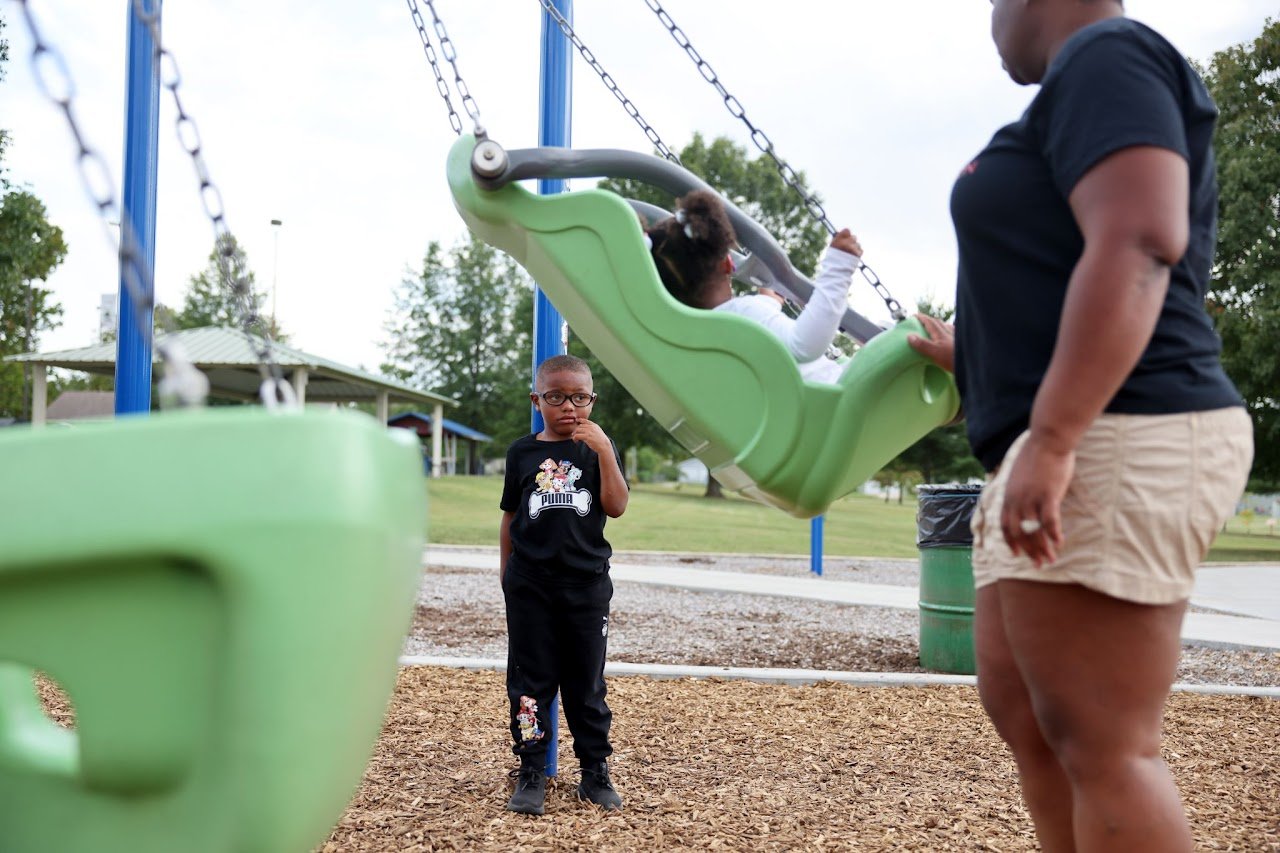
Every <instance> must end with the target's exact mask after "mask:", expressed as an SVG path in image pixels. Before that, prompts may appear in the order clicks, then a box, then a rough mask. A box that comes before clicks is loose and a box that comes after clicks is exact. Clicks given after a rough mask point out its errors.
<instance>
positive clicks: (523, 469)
mask: <svg viewBox="0 0 1280 853" xmlns="http://www.w3.org/2000/svg"><path fill="white" fill-rule="evenodd" d="M609 443H610V445H611V446H613V455H614V458H615V459H617V460H618V467H619V468H621V467H622V460H621V458H620V457H619V456H618V448H617V446H616V445H613V442H612V440H611V441H610V442H609ZM499 506H500V507H501V508H502V510H503V511H504V512H513V513H515V518H514V519H512V521H511V562H510V563H509V564H508V568H511V567H513V566H514V567H516V568H517V569H518V570H523V571H525V572H532V573H537V574H539V575H542V576H544V577H549V578H561V579H564V580H572V579H573V578H575V577H579V578H583V579H586V578H589V577H591V576H594V575H599V574H603V573H604V572H606V571H608V570H609V557H610V556H611V555H612V554H613V549H612V548H611V547H610V546H609V543H608V541H606V540H605V538H604V525H605V520H606V519H607V518H608V516H607V515H606V514H605V512H604V509H603V508H601V506H600V460H599V457H597V456H596V452H595V451H594V450H592V449H591V448H590V447H588V446H587V445H586V444H584V443H583V442H580V441H572V440H567V441H539V440H538V438H537V436H536V435H533V434H530V435H526V436H524V437H523V438H520V439H517V440H516V441H515V442H514V443H513V444H512V445H511V447H509V448H508V449H507V475H506V481H505V482H504V484H503V487H502V500H501V502H500V504H499Z"/></svg>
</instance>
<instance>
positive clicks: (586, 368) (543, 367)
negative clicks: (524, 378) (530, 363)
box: [533, 355, 591, 384]
mask: <svg viewBox="0 0 1280 853" xmlns="http://www.w3.org/2000/svg"><path fill="white" fill-rule="evenodd" d="M559 372H566V373H583V374H586V376H587V378H588V379H590V378H591V365H589V364H587V363H586V362H585V361H583V360H582V359H580V358H578V357H577V356H576V355H553V356H551V358H548V359H547V360H545V361H544V362H542V364H539V365H538V370H537V372H536V373H535V374H534V377H533V379H534V383H535V384H539V383H541V382H542V377H544V376H546V375H547V374H548V373H559Z"/></svg>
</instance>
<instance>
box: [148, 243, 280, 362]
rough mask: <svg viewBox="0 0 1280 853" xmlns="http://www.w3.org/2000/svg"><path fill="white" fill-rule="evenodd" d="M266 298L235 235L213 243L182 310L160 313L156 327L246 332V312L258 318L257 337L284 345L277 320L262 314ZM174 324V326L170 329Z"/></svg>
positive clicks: (255, 324) (186, 296)
mask: <svg viewBox="0 0 1280 853" xmlns="http://www.w3.org/2000/svg"><path fill="white" fill-rule="evenodd" d="M266 300H267V295H266V294H265V293H261V292H259V291H258V289H257V288H256V287H255V276H254V273H253V270H251V269H250V268H249V259H248V257H247V256H246V255H245V251H244V249H243V248H242V247H241V246H240V242H239V241H238V240H236V238H235V235H234V234H224V235H222V236H220V237H218V239H216V240H215V241H214V245H213V249H212V251H210V252H209V262H208V264H207V265H206V266H205V268H204V269H203V270H201V271H200V272H198V273H196V274H195V275H193V276H191V278H190V279H189V281H188V283H187V292H186V293H185V294H184V295H183V299H182V307H181V308H179V309H178V311H177V313H176V314H175V313H173V312H171V311H169V310H168V309H165V310H163V311H161V310H157V311H156V314H155V324H156V326H157V327H159V328H162V329H164V328H174V329H199V328H202V327H204V326H230V327H232V328H236V329H239V328H243V326H244V322H243V319H242V318H243V317H244V312H245V310H246V309H247V310H249V311H252V312H253V314H254V316H255V317H256V318H257V319H256V321H255V322H254V323H253V324H252V327H253V329H254V333H255V334H265V333H267V332H270V335H271V338H272V339H273V340H277V341H285V340H287V339H288V336H287V335H285V334H283V333H282V332H281V330H280V328H279V326H278V325H277V324H276V321H275V318H273V317H267V316H264V315H263V314H262V306H263V305H264V304H265V303H266ZM168 323H171V324H172V325H171V326H170V325H167V324H168Z"/></svg>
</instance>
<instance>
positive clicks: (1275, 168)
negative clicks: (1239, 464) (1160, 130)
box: [1205, 20, 1280, 490]
mask: <svg viewBox="0 0 1280 853" xmlns="http://www.w3.org/2000/svg"><path fill="white" fill-rule="evenodd" d="M1205 82H1206V83H1207V84H1208V86H1209V90H1210V91H1211V92H1212V93H1213V97H1214V100H1215V101H1216V102H1217V104H1218V109H1219V111H1220V115H1219V119H1218V129H1217V135H1216V137H1215V140H1214V142H1215V146H1216V149H1217V156H1218V181H1219V185H1220V194H1219V207H1218V220H1219V228H1218V253H1217V263H1216V266H1215V268H1214V276H1213V284H1212V293H1211V296H1210V310H1211V311H1212V312H1213V313H1214V315H1215V318H1216V321H1217V327H1218V331H1219V333H1220V334H1221V335H1222V344H1223V352H1222V356H1223V363H1224V365H1225V366H1226V368H1227V372H1228V373H1229V374H1230V375H1231V378H1232V379H1233V380H1235V383H1236V385H1237V387H1238V388H1239V389H1240V392H1241V394H1242V395H1243V396H1244V398H1245V401H1246V402H1247V403H1248V405H1249V411H1250V412H1251V414H1252V415H1253V423H1254V437H1255V441H1256V451H1255V456H1254V464H1253V474H1252V482H1251V484H1250V487H1251V488H1253V489H1257V490H1271V489H1280V20H1269V21H1267V23H1266V25H1265V26H1264V28H1263V31H1262V34H1261V35H1260V36H1258V38H1257V39H1256V40H1254V41H1253V42H1252V43H1251V44H1241V45H1236V46H1234V47H1230V48H1227V49H1226V50H1223V51H1219V52H1218V53H1217V54H1215V55H1214V57H1213V60H1212V62H1211V63H1210V65H1209V68H1208V70H1207V71H1206V73H1205Z"/></svg>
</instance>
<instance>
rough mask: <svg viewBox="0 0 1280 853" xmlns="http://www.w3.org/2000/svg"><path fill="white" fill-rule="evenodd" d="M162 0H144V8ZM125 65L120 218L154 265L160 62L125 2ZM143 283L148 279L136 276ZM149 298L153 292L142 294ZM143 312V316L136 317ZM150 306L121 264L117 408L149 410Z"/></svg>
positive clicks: (157, 6)
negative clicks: (136, 295) (138, 297)
mask: <svg viewBox="0 0 1280 853" xmlns="http://www.w3.org/2000/svg"><path fill="white" fill-rule="evenodd" d="M160 4H161V0H143V5H144V7H145V8H146V11H147V13H148V14H151V13H157V14H158V13H159V11H160ZM127 5H128V6H129V69H128V93H127V95H126V99H125V124H124V181H123V183H124V193H123V195H124V208H123V210H122V211H121V216H122V217H126V218H127V219H126V221H127V225H126V221H122V222H121V223H120V232H121V237H122V239H123V237H124V234H125V229H126V228H128V229H129V230H130V231H131V232H132V234H133V240H134V243H135V249H136V250H137V252H138V256H139V257H140V258H141V259H142V262H143V263H145V264H146V265H147V268H148V269H152V270H154V269H155V265H156V245H155V244H156V177H157V173H158V171H159V169H158V164H159V140H160V65H159V63H158V62H156V55H155V42H154V41H153V40H152V38H151V30H150V28H149V27H148V26H147V25H146V24H145V23H144V22H143V21H141V20H140V19H139V18H138V16H137V14H136V13H135V11H134V7H133V3H132V2H129V3H128V4H127ZM139 283H140V284H141V285H142V286H143V287H146V286H147V285H148V284H149V283H148V282H139ZM146 296H147V297H148V298H150V297H151V296H152V294H151V292H148V293H147V294H146ZM139 315H141V317H139ZM151 323H152V311H151V308H149V307H146V306H145V305H139V304H137V303H136V302H135V300H134V298H133V296H132V295H131V294H130V293H129V288H128V286H127V285H126V284H125V277H124V269H123V267H122V268H121V270H120V312H119V321H118V323H117V330H116V414H117V415H124V414H138V413H145V412H149V411H150V410H151Z"/></svg>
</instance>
